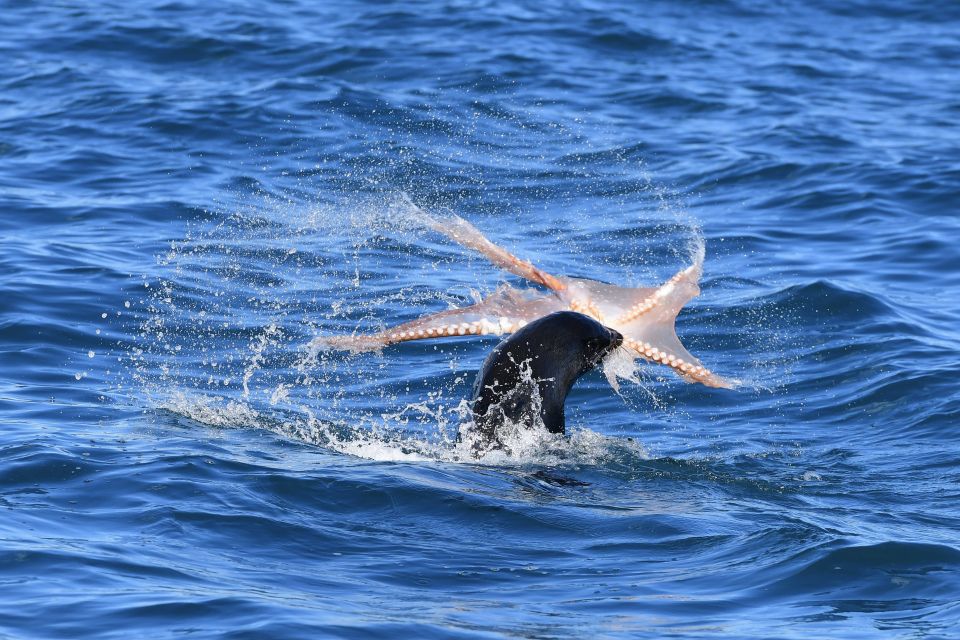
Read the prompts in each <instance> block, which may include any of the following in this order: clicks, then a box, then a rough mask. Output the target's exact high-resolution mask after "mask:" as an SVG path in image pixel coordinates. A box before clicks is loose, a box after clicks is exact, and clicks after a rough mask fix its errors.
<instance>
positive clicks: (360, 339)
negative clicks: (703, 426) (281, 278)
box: [317, 196, 736, 388]
mask: <svg viewBox="0 0 960 640" xmlns="http://www.w3.org/2000/svg"><path fill="white" fill-rule="evenodd" d="M404 197H405V196H404ZM406 204H407V206H408V207H409V208H410V210H411V212H412V214H413V216H414V218H415V219H417V220H419V221H420V222H421V223H423V224H424V226H426V227H428V228H430V229H432V230H434V231H436V232H438V233H440V234H442V235H445V236H446V237H447V238H449V239H451V240H453V241H454V242H456V243H457V244H460V245H462V246H464V247H466V248H468V249H472V250H474V251H477V252H479V253H481V254H483V255H484V256H485V257H486V258H487V259H488V260H490V262H491V263H493V264H494V265H496V266H498V267H500V268H502V269H505V270H506V271H508V272H510V273H512V274H514V275H517V276H520V277H521V278H523V279H525V280H527V281H529V282H531V283H533V284H534V285H537V286H539V287H542V289H537V288H516V287H513V286H510V285H501V286H500V287H499V288H498V289H497V290H496V291H495V292H494V293H492V294H491V295H489V296H487V297H486V298H484V299H482V300H481V301H480V302H477V303H476V304H472V305H469V306H466V307H462V308H460V309H449V310H447V311H441V312H439V313H435V314H432V315H428V316H424V317H422V318H420V319H418V320H413V321H412V322H407V323H404V324H402V325H398V326H396V327H391V328H389V329H387V330H385V331H383V332H380V333H376V334H372V335H363V336H347V337H344V336H333V337H330V338H318V339H317V340H318V341H319V343H320V344H322V345H323V346H326V347H328V348H335V349H349V350H351V351H366V350H375V349H381V348H383V347H385V346H388V345H390V344H395V343H397V342H404V341H407V340H419V339H427V338H434V337H458V336H473V335H497V336H500V335H504V334H509V333H513V332H515V331H519V330H520V329H521V328H523V327H524V326H526V325H527V324H528V323H530V322H532V321H534V320H537V319H539V318H542V317H544V316H547V315H549V314H551V313H554V312H557V311H564V310H569V311H574V312H577V313H581V314H583V315H586V316H588V317H591V318H593V319H594V320H596V321H597V322H600V323H601V324H603V325H605V326H607V327H609V328H611V329H614V330H615V331H617V332H619V333H620V334H622V336H623V345H624V346H626V347H627V348H628V349H629V350H630V351H631V352H633V353H634V354H636V357H638V358H643V359H645V360H647V361H651V362H657V363H660V364H664V365H666V366H668V367H670V368H671V369H673V370H674V371H675V372H676V373H677V374H678V375H679V376H680V377H681V378H683V379H684V380H687V381H691V382H698V383H700V384H703V385H706V386H710V387H722V388H733V387H734V386H736V381H732V380H727V379H724V378H721V377H720V376H717V375H715V374H714V373H713V372H711V371H710V370H709V369H707V368H706V367H703V366H702V365H701V364H700V362H699V360H697V358H695V357H694V356H693V355H692V354H690V353H689V352H688V351H687V350H686V349H685V348H684V346H683V344H682V343H681V342H680V340H679V338H678V337H677V334H676V330H675V328H674V322H675V320H676V317H677V314H678V313H680V311H681V310H682V309H683V307H684V305H686V304H687V302H689V301H690V300H691V299H693V298H694V297H696V296H697V295H699V293H700V288H699V284H698V283H699V279H700V275H701V273H702V271H703V259H704V251H703V246H702V243H701V244H700V245H698V246H697V247H696V250H695V251H694V257H693V263H692V264H690V265H689V266H687V267H685V268H683V269H681V270H679V271H678V272H677V273H675V274H674V275H673V276H672V277H671V278H669V279H668V280H666V281H665V282H664V283H663V284H661V285H660V286H659V287H654V288H650V287H621V286H617V285H610V284H606V283H602V282H597V281H594V280H587V279H584V278H570V277H567V276H555V275H551V274H549V273H547V272H545V271H543V270H542V269H540V268H538V267H536V266H535V265H534V264H533V263H532V262H529V261H526V260H523V259H521V258H519V257H517V256H515V255H513V254H511V253H510V252H509V251H507V250H506V249H504V248H503V247H500V246H498V245H496V244H494V243H493V242H491V241H490V240H489V239H487V237H486V236H484V235H483V233H481V232H480V230H479V229H477V228H476V227H475V226H473V225H472V224H471V223H469V222H468V221H466V220H464V219H463V218H461V217H459V216H456V215H451V216H446V217H438V216H434V215H432V214H430V213H427V212H426V211H424V210H423V209H421V208H420V207H418V206H417V205H415V204H414V203H413V202H411V201H410V200H409V198H407V199H406ZM544 289H545V291H544Z"/></svg>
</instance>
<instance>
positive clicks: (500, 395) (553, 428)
mask: <svg viewBox="0 0 960 640" xmlns="http://www.w3.org/2000/svg"><path fill="white" fill-rule="evenodd" d="M622 343H623V336H622V335H620V333H619V332H617V331H615V330H613V329H610V328H608V327H605V326H604V325H602V324H600V323H599V322H597V321H596V320H594V319H593V318H591V317H589V316H586V315H583V314H581V313H576V312H574V311H558V312H556V313H551V314H550V315H547V316H544V317H542V318H540V319H538V320H534V321H533V322H531V323H529V324H527V325H526V326H524V327H523V328H522V329H520V330H519V331H516V332H515V333H513V334H511V335H510V336H509V337H507V338H506V339H505V340H503V341H502V342H501V343H500V344H498V345H497V346H496V347H495V348H494V349H493V351H492V352H491V353H490V355H488V356H487V359H486V360H484V362H483V366H482V367H481V368H480V372H479V373H478V374H477V380H476V382H475V383H474V387H473V403H472V409H473V419H474V428H475V432H474V433H473V434H472V435H473V440H474V447H473V448H474V452H475V453H477V454H479V453H480V452H481V451H484V450H489V449H493V448H503V443H502V442H501V441H500V439H499V438H498V433H497V432H498V427H500V426H501V425H503V424H505V423H507V422H509V423H510V424H513V425H518V426H523V427H526V428H530V427H533V426H534V425H538V424H541V423H542V424H543V426H544V427H546V428H547V430H548V431H550V432H551V433H564V429H565V423H564V415H563V405H564V402H565V401H566V399H567V393H568V392H569V391H570V388H571V387H572V386H573V383H574V382H576V380H577V378H579V377H580V376H582V375H583V374H584V373H586V372H587V371H590V370H591V369H592V368H593V367H594V366H595V365H596V364H597V363H599V362H600V360H601V359H603V357H604V356H605V355H607V354H608V353H610V351H612V350H613V349H616V348H617V347H619V346H620V345H621V344H622Z"/></svg>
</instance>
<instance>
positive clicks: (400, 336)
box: [317, 285, 563, 351]
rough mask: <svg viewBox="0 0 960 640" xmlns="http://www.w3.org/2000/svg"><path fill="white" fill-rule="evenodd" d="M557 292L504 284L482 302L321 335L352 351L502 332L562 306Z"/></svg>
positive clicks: (325, 343)
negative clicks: (359, 331) (376, 328)
mask: <svg viewBox="0 0 960 640" xmlns="http://www.w3.org/2000/svg"><path fill="white" fill-rule="evenodd" d="M562 308H563V306H562V303H561V302H560V300H559V299H557V297H556V296H554V295H553V294H543V293H539V292H536V291H533V290H530V289H514V288H513V287H510V286H509V285H503V286H501V287H500V288H499V289H497V290H496V291H495V292H494V293H492V294H491V295H490V296H488V297H487V298H485V299H484V300H481V301H480V302H478V303H476V304H473V305H470V306H467V307H462V308H460V309H448V310H446V311H441V312H439V313H434V314H431V315H428V316H424V317H422V318H418V319H416V320H412V321H410V322H405V323H403V324H399V325H396V326H394V327H390V328H388V329H385V330H383V331H380V332H379V333H374V334H369V335H357V336H331V337H325V338H318V339H317V340H318V341H319V343H320V344H321V346H326V347H329V348H334V349H346V350H349V351H373V350H377V349H382V348H383V347H386V346H389V345H391V344H397V343H400V342H409V341H411V340H427V339H430V338H452V337H459V336H500V335H505V334H507V333H512V332H514V331H516V330H518V329H520V328H521V327H523V326H524V325H526V324H527V323H528V322H530V321H531V320H535V319H536V318H539V317H542V316H544V315H547V314H549V313H553V312H554V311H559V310H560V309H562Z"/></svg>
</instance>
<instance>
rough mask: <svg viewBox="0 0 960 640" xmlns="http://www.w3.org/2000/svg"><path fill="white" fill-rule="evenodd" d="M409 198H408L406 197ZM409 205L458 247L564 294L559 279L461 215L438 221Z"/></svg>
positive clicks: (563, 287) (427, 223) (430, 225)
mask: <svg viewBox="0 0 960 640" xmlns="http://www.w3.org/2000/svg"><path fill="white" fill-rule="evenodd" d="M404 197H405V198H406V196H404ZM406 202H407V204H408V205H409V206H410V207H412V208H413V210H414V211H415V212H416V214H417V216H418V217H419V218H420V220H421V221H422V222H423V223H424V224H426V225H427V226H428V227H430V228H431V229H433V230H434V231H436V232H437V233H441V234H443V235H445V236H447V237H448V238H450V239H451V240H453V241H454V242H456V243H457V244H460V245H462V246H464V247H467V248H468V249H473V250H474V251H477V252H479V253H482V254H483V255H484V256H486V257H487V259H488V260H490V262H492V263H493V264H495V265H497V266H498V267H501V268H503V269H506V270H507V271H509V272H510V273H513V274H515V275H518V276H520V277H521V278H526V279H527V280H530V281H531V282H534V283H536V284H539V285H542V286H544V287H546V288H547V289H551V290H552V291H563V290H564V289H566V288H567V286H566V284H564V283H563V281H562V280H560V279H559V278H557V277H556V276H552V275H550V274H549V273H547V272H546V271H544V270H542V269H539V268H538V267H536V266H534V265H533V263H532V262H529V261H527V260H522V259H520V258H518V257H517V256H515V255H513V254H512V253H510V252H509V251H507V250H506V249H504V248H503V247H501V246H499V245H496V244H494V243H492V242H490V240H489V239H487V237H486V236H485V235H483V233H481V232H480V230H479V229H477V228H476V227H475V226H473V225H472V224H470V223H469V222H467V221H466V220H464V219H463V218H461V217H460V216H448V217H445V218H437V217H435V216H432V215H430V214H429V213H427V212H426V211H424V210H423V209H421V208H420V207H418V206H417V205H415V204H414V203H413V202H411V201H410V199H409V198H406Z"/></svg>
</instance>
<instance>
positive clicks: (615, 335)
mask: <svg viewBox="0 0 960 640" xmlns="http://www.w3.org/2000/svg"><path fill="white" fill-rule="evenodd" d="M607 331H609V332H610V346H609V347H607V351H606V352H607V353H610V352H611V351H613V350H614V349H616V348H617V347H619V346H620V345H622V344H623V334H622V333H620V332H619V331H617V330H616V329H611V328H609V327H607Z"/></svg>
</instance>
